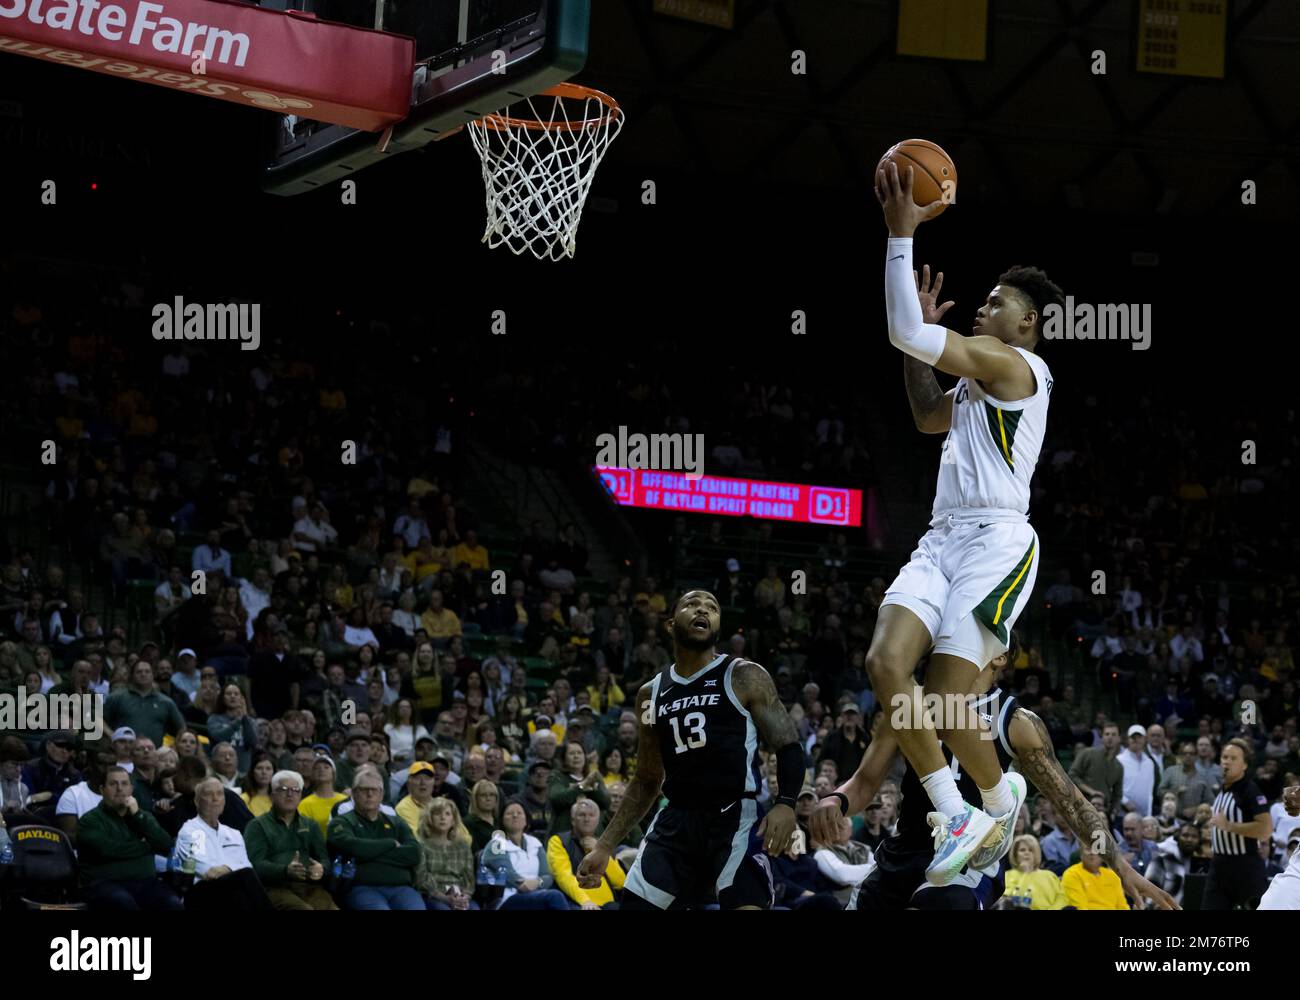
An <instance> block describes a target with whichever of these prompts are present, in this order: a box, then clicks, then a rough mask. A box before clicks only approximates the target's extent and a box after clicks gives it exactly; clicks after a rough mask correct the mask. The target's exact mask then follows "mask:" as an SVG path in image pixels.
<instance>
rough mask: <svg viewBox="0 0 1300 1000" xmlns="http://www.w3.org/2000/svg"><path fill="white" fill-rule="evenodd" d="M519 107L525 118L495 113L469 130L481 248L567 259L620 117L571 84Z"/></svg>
mask: <svg viewBox="0 0 1300 1000" xmlns="http://www.w3.org/2000/svg"><path fill="white" fill-rule="evenodd" d="M547 98H549V99H550V101H551V104H550V107H549V108H547V107H546V103H547V101H546V99H547ZM525 103H526V104H527V106H528V111H529V113H530V114H531V117H530V118H515V117H511V116H510V115H508V114H506V113H505V112H504V111H502V112H499V113H497V114H492V115H488V116H487V117H485V118H480V119H478V120H477V121H472V122H470V123H469V134H470V138H471V139H473V140H474V148H475V149H476V150H477V151H478V154H479V159H480V160H482V163H483V184H484V187H485V188H486V190H487V228H486V229H485V230H484V232H483V242H485V243H486V244H487V245H488V246H490V247H499V246H501V245H502V244H504V245H506V246H508V247H509V248H510V249H511V250H512V251H513V252H514V253H516V254H522V253H524V252H525V251H528V252H531V253H532V254H533V256H535V257H536V258H537V259H538V260H548V259H549V260H559V259H560V258H561V257H572V256H573V253H574V247H575V243H576V238H577V232H578V222H579V221H580V220H581V218H582V206H583V205H584V204H585V203H586V201H587V193H588V192H589V191H590V190H591V181H592V178H593V177H595V174H596V168H597V167H598V166H600V161H601V158H602V157H603V156H604V155H605V151H606V150H607V149H609V144H610V143H611V142H613V141H614V139H615V137H616V136H617V135H618V133H619V130H620V129H622V127H623V112H622V110H621V109H620V108H619V106H618V102H617V101H615V100H614V98H612V97H610V96H609V95H608V94H602V93H601V92H600V91H598V90H593V89H592V88H590V87H583V86H580V85H579V84H576V83H561V84H557V85H556V86H554V87H551V88H550V89H549V90H545V91H543V92H542V93H541V94H538V95H537V96H536V97H529V98H526V99H525ZM544 111H549V114H544V113H543V112H544Z"/></svg>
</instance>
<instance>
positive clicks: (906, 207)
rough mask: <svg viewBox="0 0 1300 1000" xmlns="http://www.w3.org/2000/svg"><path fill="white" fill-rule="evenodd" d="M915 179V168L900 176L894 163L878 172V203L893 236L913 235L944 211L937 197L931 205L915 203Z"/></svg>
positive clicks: (941, 200) (910, 168)
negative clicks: (922, 225) (913, 195)
mask: <svg viewBox="0 0 1300 1000" xmlns="http://www.w3.org/2000/svg"><path fill="white" fill-rule="evenodd" d="M913 176H914V172H913V168H912V167H910V166H909V167H908V168H907V170H906V171H904V172H903V173H902V174H900V173H899V171H898V165H897V164H895V163H894V162H893V161H892V160H891V161H889V162H888V163H886V164H885V166H884V168H883V169H880V170H877V171H876V200H877V201H879V202H880V207H881V208H882V209H883V210H884V213H885V224H886V225H888V226H889V235H890V236H911V235H912V234H913V233H914V232H916V227H917V226H919V225H920V224H921V223H922V222H924V221H925V220H926V219H932V218H934V217H935V216H936V215H938V214H939V213H940V212H942V211H943V209H944V204H943V199H942V198H936V199H935V200H934V201H932V202H930V204H928V205H918V204H917V203H916V202H915V201H913V200H912V179H913Z"/></svg>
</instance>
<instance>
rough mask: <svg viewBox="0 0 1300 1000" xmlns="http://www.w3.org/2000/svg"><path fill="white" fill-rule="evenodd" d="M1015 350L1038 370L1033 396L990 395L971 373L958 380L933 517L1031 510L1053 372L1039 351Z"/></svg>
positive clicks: (1045, 426)
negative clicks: (961, 511)
mask: <svg viewBox="0 0 1300 1000" xmlns="http://www.w3.org/2000/svg"><path fill="white" fill-rule="evenodd" d="M1015 350H1017V351H1019V352H1020V355H1021V357H1023V358H1024V359H1025V361H1026V363H1027V364H1028V365H1029V367H1030V369H1031V370H1032V371H1033V373H1034V382H1035V383H1036V385H1035V388H1034V394H1033V395H1032V396H1029V397H1027V398H1025V399H1018V400H1015V401H1014V402H1005V401H1003V400H1000V399H995V398H994V397H992V396H990V395H989V394H988V393H987V392H985V391H984V389H983V388H981V387H980V384H979V382H978V381H977V380H975V379H973V378H962V379H958V381H957V387H956V392H954V393H953V398H952V423H951V424H950V425H949V429H948V436H947V437H946V438H945V439H944V442H943V457H942V458H941V459H940V461H939V481H938V483H937V485H936V487H935V491H934V509H933V510H932V511H931V515H932V516H933V517H938V516H939V515H940V514H944V513H947V512H948V511H951V510H956V509H958V508H961V507H981V508H998V509H1004V510H1013V511H1016V512H1018V513H1021V514H1028V513H1029V484H1030V480H1032V479H1033V476H1034V467H1035V466H1036V465H1037V464H1038V453H1039V451H1040V450H1041V449H1042V447H1043V437H1044V435H1045V434H1046V433H1047V407H1048V403H1049V402H1050V400H1051V394H1052V373H1051V371H1050V370H1049V369H1048V367H1047V364H1046V362H1044V361H1043V359H1042V358H1040V357H1039V356H1038V355H1037V354H1034V353H1033V352H1032V351H1026V350H1024V349H1023V348H1020V347H1017V348H1015Z"/></svg>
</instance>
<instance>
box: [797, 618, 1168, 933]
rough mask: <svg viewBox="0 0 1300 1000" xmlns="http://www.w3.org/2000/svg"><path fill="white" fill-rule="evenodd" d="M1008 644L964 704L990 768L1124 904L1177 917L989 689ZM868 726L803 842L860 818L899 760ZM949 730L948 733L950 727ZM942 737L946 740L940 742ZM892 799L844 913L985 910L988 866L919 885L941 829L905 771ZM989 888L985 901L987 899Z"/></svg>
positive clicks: (991, 879) (888, 739) (1035, 730)
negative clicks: (1037, 807)
mask: <svg viewBox="0 0 1300 1000" xmlns="http://www.w3.org/2000/svg"><path fill="white" fill-rule="evenodd" d="M1008 641H1009V647H1008V653H1004V654H1001V655H999V656H996V657H994V658H993V659H992V660H991V661H990V662H989V663H988V665H987V666H986V667H985V668H984V669H983V670H982V671H981V672H980V673H979V674H978V675H977V677H976V681H975V687H974V689H973V691H972V692H971V694H970V696H969V705H970V708H971V710H972V711H973V712H974V713H978V714H979V715H980V716H981V717H982V718H983V722H984V726H985V727H987V731H988V732H989V733H990V735H991V736H992V737H993V739H992V740H991V742H992V744H993V749H994V750H995V751H996V753H997V756H998V761H999V763H1000V765H1001V766H1002V767H1009V766H1010V765H1012V764H1015V765H1016V766H1017V767H1018V768H1019V769H1020V773H1022V774H1023V775H1024V776H1025V777H1026V778H1028V779H1029V780H1030V781H1032V782H1033V783H1034V785H1035V786H1037V788H1038V790H1039V792H1040V793H1041V794H1043V795H1046V796H1047V799H1048V801H1050V802H1051V803H1052V810H1053V812H1054V814H1055V815H1056V816H1057V817H1058V818H1059V819H1060V820H1061V821H1062V822H1064V823H1065V824H1066V825H1068V826H1069V827H1070V829H1071V830H1073V831H1074V834H1075V836H1076V837H1078V838H1079V842H1080V843H1081V844H1096V845H1097V848H1096V850H1097V852H1098V853H1099V854H1101V855H1102V857H1103V858H1104V859H1105V861H1106V863H1107V864H1108V865H1109V866H1110V867H1111V868H1112V869H1113V870H1114V872H1115V873H1116V874H1117V875H1118V876H1119V877H1120V881H1121V882H1122V883H1123V884H1124V889H1125V891H1126V892H1127V893H1128V894H1129V895H1130V896H1131V897H1133V898H1134V899H1140V898H1146V899H1150V900H1153V901H1154V902H1155V905H1156V907H1157V908H1159V909H1162V910H1176V909H1178V908H1179V907H1178V905H1177V904H1176V903H1175V902H1174V901H1173V899H1172V897H1170V896H1169V894H1168V893H1166V892H1165V891H1164V890H1163V889H1160V888H1157V887H1156V886H1154V885H1152V884H1151V883H1150V882H1149V881H1147V879H1145V878H1143V877H1142V876H1141V875H1139V874H1138V873H1137V872H1136V871H1135V870H1134V869H1133V867H1132V866H1131V865H1129V863H1128V862H1127V861H1125V860H1124V856H1123V855H1122V854H1120V851H1119V847H1118V846H1117V845H1116V843H1115V838H1114V836H1112V835H1111V832H1110V827H1109V824H1108V823H1107V822H1106V818H1105V817H1104V816H1102V815H1101V814H1100V813H1098V812H1097V810H1096V809H1094V808H1093V807H1092V804H1091V803H1090V802H1089V801H1088V800H1087V799H1086V798H1084V796H1083V793H1082V792H1080V791H1079V789H1078V787H1077V786H1076V785H1075V784H1074V782H1073V781H1071V780H1070V776H1069V775H1067V774H1066V773H1065V770H1064V769H1063V768H1062V767H1061V762H1060V761H1059V760H1057V758H1056V750H1055V749H1054V748H1053V746H1052V740H1051V737H1050V736H1049V735H1048V733H1047V727H1046V726H1045V725H1044V724H1043V721H1042V720H1041V719H1040V718H1039V717H1038V716H1037V715H1035V714H1034V713H1033V712H1031V711H1030V710H1029V709H1027V708H1024V707H1023V706H1022V705H1020V703H1019V702H1018V701H1017V700H1016V698H1015V696H1014V695H1009V694H1006V693H1005V692H1002V691H1000V690H999V689H998V688H997V687H996V686H995V680H996V677H997V674H998V672H999V671H1000V670H1002V669H1003V667H1004V666H1005V665H1006V663H1007V662H1008V659H1009V658H1011V657H1013V656H1014V655H1015V654H1014V651H1015V649H1016V644H1015V636H1014V634H1012V635H1010V636H1009V637H1008ZM876 722H877V724H876V725H875V727H874V728H873V732H872V738H871V743H870V745H869V746H868V747H867V752H866V754H865V755H864V756H863V758H862V763H861V764H860V765H859V766H858V769H857V771H856V772H855V773H854V774H853V776H852V777H851V778H849V780H848V781H846V782H845V783H844V784H842V785H841V786H840V787H839V788H837V789H836V790H835V791H834V792H832V793H831V794H829V795H827V796H826V797H825V798H823V799H822V800H821V801H820V802H819V803H818V804H817V808H816V810H814V812H813V814H812V816H811V817H810V818H809V828H810V830H811V832H812V839H813V840H818V841H821V842H823V843H827V842H829V841H830V839H832V838H833V834H834V831H835V830H836V829H837V828H838V827H839V824H840V822H841V819H842V817H843V816H845V815H846V814H847V815H849V816H853V815H856V814H857V813H859V812H861V811H862V810H863V809H865V808H866V805H867V803H868V802H870V801H871V800H872V799H873V798H874V797H875V794H876V792H877V791H878V790H879V788H880V785H881V783H882V782H883V781H884V779H885V776H886V775H887V774H888V773H889V771H890V770H891V768H892V766H893V762H894V757H895V755H896V754H897V753H898V752H899V750H898V741H897V740H896V739H895V738H894V734H893V730H892V729H891V728H890V727H889V725H888V724H887V723H885V722H884V720H883V719H882V718H880V717H877V720H876ZM949 722H950V723H953V724H955V723H958V722H960V719H956V720H949ZM967 724H968V725H971V726H974V725H976V724H977V723H976V721H975V719H973V718H972V719H969V720H968V721H967ZM942 735H943V736H946V735H947V732H946V731H944V732H943V733H942ZM945 754H946V756H947V757H948V761H949V766H950V767H951V768H952V769H953V777H954V780H955V781H956V782H957V784H958V787H959V788H963V790H964V791H966V792H968V793H969V791H970V787H971V784H972V782H971V779H970V777H969V776H968V775H966V774H965V773H963V772H962V771H961V769H960V766H959V764H957V762H956V761H955V760H954V759H953V757H952V752H951V751H950V750H945ZM901 791H902V793H903V801H902V803H901V807H900V812H899V819H898V827H897V832H896V833H895V834H894V835H893V836H891V837H889V838H888V839H886V840H885V841H884V842H882V843H881V844H880V846H879V847H878V848H877V850H876V856H875V863H874V865H873V867H872V869H871V871H870V872H869V873H868V874H867V877H866V878H865V879H863V880H862V882H861V883H860V884H859V886H858V888H857V891H856V892H855V894H854V898H853V900H852V901H851V905H850V906H849V907H848V909H856V910H902V909H909V908H913V909H923V910H924V909H948V910H954V909H955V910H977V909H984V908H987V907H988V906H989V905H991V904H992V903H993V902H995V901H996V895H1000V894H1001V889H1000V887H994V886H991V883H996V882H998V881H1000V876H999V870H998V863H997V861H993V862H991V863H990V865H988V866H986V867H985V868H983V869H980V870H972V869H970V868H967V869H965V870H963V871H962V872H960V873H959V874H958V876H957V877H956V878H954V879H953V880H951V881H950V882H948V883H947V884H945V885H943V886H937V887H936V886H932V885H931V884H930V882H929V881H927V879H926V868H927V866H928V865H929V863H930V858H931V855H932V850H933V848H932V843H931V841H932V834H933V831H934V828H935V825H936V824H937V823H942V822H943V819H944V818H943V814H942V813H937V812H929V814H928V815H927V812H928V811H929V809H930V801H929V798H928V797H927V796H926V794H925V790H924V788H922V786H921V782H920V779H919V777H918V776H917V773H916V770H915V769H914V768H913V767H912V766H911V764H908V765H907V769H906V771H905V772H904V777H903V784H902V788H901ZM991 888H992V889H994V891H993V892H990V889H991Z"/></svg>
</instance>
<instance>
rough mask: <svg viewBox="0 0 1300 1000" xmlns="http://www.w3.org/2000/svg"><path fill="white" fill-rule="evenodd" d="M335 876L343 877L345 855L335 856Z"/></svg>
mask: <svg viewBox="0 0 1300 1000" xmlns="http://www.w3.org/2000/svg"><path fill="white" fill-rule="evenodd" d="M334 877H335V878H338V879H341V878H342V877H343V855H342V854H339V855H336V856H335V858H334Z"/></svg>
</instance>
